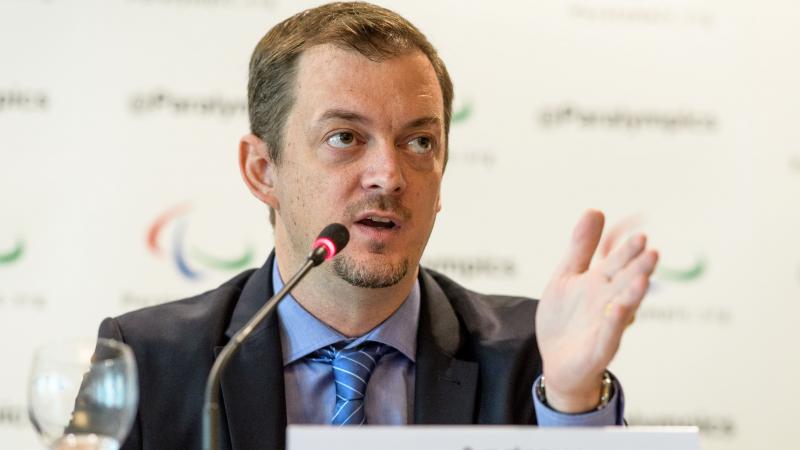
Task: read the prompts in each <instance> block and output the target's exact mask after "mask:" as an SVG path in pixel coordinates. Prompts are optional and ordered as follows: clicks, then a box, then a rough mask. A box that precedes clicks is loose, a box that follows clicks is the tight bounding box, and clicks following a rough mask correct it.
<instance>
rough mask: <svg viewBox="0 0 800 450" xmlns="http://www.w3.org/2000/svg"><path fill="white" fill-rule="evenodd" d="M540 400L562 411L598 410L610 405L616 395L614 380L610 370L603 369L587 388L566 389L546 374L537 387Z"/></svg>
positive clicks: (576, 412)
mask: <svg viewBox="0 0 800 450" xmlns="http://www.w3.org/2000/svg"><path fill="white" fill-rule="evenodd" d="M536 395H537V396H538V397H539V401H541V402H542V403H544V404H545V405H547V406H548V407H550V408H551V409H554V410H556V411H558V412H561V413H566V414H583V413H588V412H592V411H597V410H600V409H603V408H605V407H606V406H608V404H609V402H610V400H611V397H612V396H613V395H614V389H613V382H612V380H611V375H610V374H609V372H608V371H603V373H602V375H601V376H600V377H599V379H597V380H596V381H593V382H591V383H589V384H587V387H586V388H585V389H572V390H569V391H565V390H562V389H559V386H558V384H557V383H554V382H551V380H549V379H547V378H546V377H545V376H544V375H542V377H541V378H540V380H539V385H538V386H537V389H536Z"/></svg>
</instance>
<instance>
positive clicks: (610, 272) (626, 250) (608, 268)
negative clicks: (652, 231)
mask: <svg viewBox="0 0 800 450" xmlns="http://www.w3.org/2000/svg"><path fill="white" fill-rule="evenodd" d="M646 244H647V237H646V236H645V235H643V234H637V235H635V236H631V237H630V238H629V239H628V240H627V241H626V242H625V245H623V246H622V247H620V248H618V249H617V250H615V251H614V252H613V253H611V254H610V255H608V257H607V258H606V259H605V260H604V261H603V262H602V263H601V264H600V265H599V266H598V270H600V271H601V272H602V273H603V274H604V275H605V276H606V278H608V279H611V278H613V277H614V275H616V274H617V272H619V271H620V270H622V269H623V268H624V267H625V266H626V265H628V263H629V262H630V261H631V260H633V259H634V258H636V257H637V256H639V254H641V253H642V251H644V249H645V245H646Z"/></svg>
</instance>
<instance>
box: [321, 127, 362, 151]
mask: <svg viewBox="0 0 800 450" xmlns="http://www.w3.org/2000/svg"><path fill="white" fill-rule="evenodd" d="M326 141H327V142H328V145H330V146H331V147H334V148H348V147H350V146H352V145H353V144H355V142H356V136H355V135H354V134H353V133H351V132H349V131H340V132H338V133H336V134H334V135H332V136H331V137H329V138H328V139H327V140H326Z"/></svg>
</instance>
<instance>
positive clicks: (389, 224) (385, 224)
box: [356, 216, 397, 230]
mask: <svg viewBox="0 0 800 450" xmlns="http://www.w3.org/2000/svg"><path fill="white" fill-rule="evenodd" d="M356 223H357V224H360V225H364V226H367V227H370V228H383V229H387V230H391V229H393V228H395V227H396V226H397V224H395V223H394V221H392V219H389V218H387V217H378V216H368V217H365V218H363V219H361V220H359V221H357V222H356Z"/></svg>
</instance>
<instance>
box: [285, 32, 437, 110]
mask: <svg viewBox="0 0 800 450" xmlns="http://www.w3.org/2000/svg"><path fill="white" fill-rule="evenodd" d="M330 108H341V109H347V110H353V111H355V112H358V113H360V114H365V115H369V116H373V115H374V116H376V118H381V117H382V118H387V116H392V115H394V116H403V118H404V119H407V118H408V116H415V115H425V116H436V117H438V118H439V119H441V120H443V113H444V111H443V110H444V105H443V101H442V92H441V88H440V86H439V82H438V79H437V78H436V73H435V71H434V70H433V66H432V65H431V63H430V61H429V60H428V58H427V57H426V56H425V54H424V53H422V52H421V51H419V50H411V51H409V52H406V53H402V54H400V55H398V56H394V57H391V58H387V59H384V60H381V61H373V60H371V59H369V58H367V57H366V56H364V55H362V54H360V53H358V52H356V51H354V50H346V49H342V48H339V47H336V46H334V45H330V44H325V45H319V46H315V47H312V48H310V49H308V50H306V51H305V52H303V53H302V54H301V56H300V58H299V60H298V64H297V77H296V83H295V109H296V110H297V112H298V113H301V114H310V115H311V116H314V115H316V114H321V113H322V112H323V111H325V110H328V109H330ZM399 119H400V117H398V120H399Z"/></svg>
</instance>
